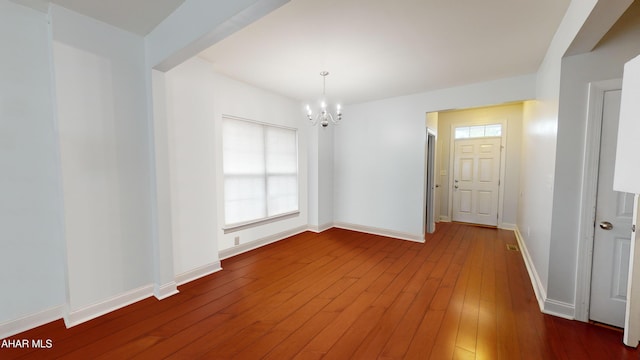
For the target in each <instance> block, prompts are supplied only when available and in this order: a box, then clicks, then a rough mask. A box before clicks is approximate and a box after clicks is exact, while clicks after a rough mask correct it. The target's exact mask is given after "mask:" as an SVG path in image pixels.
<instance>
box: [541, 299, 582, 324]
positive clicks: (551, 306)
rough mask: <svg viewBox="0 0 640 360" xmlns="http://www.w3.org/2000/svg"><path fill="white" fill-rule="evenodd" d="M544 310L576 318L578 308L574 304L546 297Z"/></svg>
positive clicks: (556, 314) (572, 318) (550, 313)
mask: <svg viewBox="0 0 640 360" xmlns="http://www.w3.org/2000/svg"><path fill="white" fill-rule="evenodd" d="M542 312H543V313H545V314H548V315H553V316H557V317H561V318H564V319H568V320H575V315H574V314H575V312H576V308H575V306H574V305H573V304H569V303H566V302H562V301H557V300H553V299H546V300H545V301H544V309H543V310H542Z"/></svg>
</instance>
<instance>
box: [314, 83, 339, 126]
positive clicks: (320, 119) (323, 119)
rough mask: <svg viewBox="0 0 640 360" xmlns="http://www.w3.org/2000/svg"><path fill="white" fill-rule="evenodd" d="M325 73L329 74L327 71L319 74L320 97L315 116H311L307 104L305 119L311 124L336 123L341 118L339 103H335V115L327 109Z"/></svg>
mask: <svg viewBox="0 0 640 360" xmlns="http://www.w3.org/2000/svg"><path fill="white" fill-rule="evenodd" d="M327 75H329V72H328V71H323V72H321V73H320V76H322V99H320V111H319V112H318V114H317V115H316V116H315V117H314V116H313V112H312V111H311V107H309V105H307V119H309V121H311V124H312V125H316V124H317V123H320V126H322V127H327V126H329V122H332V123H333V124H336V125H337V124H338V123H339V122H340V120H342V110H341V108H340V104H336V113H335V116H333V114H331V112H330V111H328V110H327V98H326V96H325V90H326V80H327Z"/></svg>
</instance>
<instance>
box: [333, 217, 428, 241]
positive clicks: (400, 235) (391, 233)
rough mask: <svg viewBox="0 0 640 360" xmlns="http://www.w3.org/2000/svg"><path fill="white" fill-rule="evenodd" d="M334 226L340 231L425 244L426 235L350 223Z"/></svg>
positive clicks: (338, 223) (339, 223) (337, 223)
mask: <svg viewBox="0 0 640 360" xmlns="http://www.w3.org/2000/svg"><path fill="white" fill-rule="evenodd" d="M333 226H334V227H337V228H339V229H345V230H353V231H358V232H363V233H367V234H373V235H381V236H387V237H392V238H396V239H400V240H408V241H414V242H419V243H424V234H410V233H405V232H401V231H395V230H388V229H381V228H376V227H371V226H365V225H357V224H349V223H343V222H336V223H334V225H333Z"/></svg>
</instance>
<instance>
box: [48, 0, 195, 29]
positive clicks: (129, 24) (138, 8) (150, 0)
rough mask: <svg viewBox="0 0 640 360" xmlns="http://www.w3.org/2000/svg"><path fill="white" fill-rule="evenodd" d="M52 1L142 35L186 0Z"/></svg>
mask: <svg viewBox="0 0 640 360" xmlns="http://www.w3.org/2000/svg"><path fill="white" fill-rule="evenodd" d="M51 2H52V3H54V4H58V5H60V6H63V7H66V8H67V9H70V10H73V11H75V12H77V13H80V14H83V15H86V16H89V17H92V18H94V19H96V20H100V21H102V22H105V23H107V24H111V25H113V26H115V27H118V28H120V29H123V30H127V31H129V32H132V33H134V34H138V35H142V36H144V35H147V34H148V33H150V32H151V30H153V29H154V28H155V27H156V26H157V25H158V24H159V23H161V22H162V20H164V19H165V18H166V17H167V16H169V14H171V13H172V12H173V11H174V10H175V9H176V8H177V7H178V6H180V5H182V3H183V2H185V0H51Z"/></svg>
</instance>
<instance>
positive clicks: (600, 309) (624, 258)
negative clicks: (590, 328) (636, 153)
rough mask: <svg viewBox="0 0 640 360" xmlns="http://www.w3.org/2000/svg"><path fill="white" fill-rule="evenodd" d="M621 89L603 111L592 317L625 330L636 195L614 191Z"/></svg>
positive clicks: (606, 97) (606, 98)
mask: <svg viewBox="0 0 640 360" xmlns="http://www.w3.org/2000/svg"><path fill="white" fill-rule="evenodd" d="M620 95H621V91H620V90H612V91H606V92H605V94H604V100H603V101H604V103H603V112H602V135H601V140H600V166H599V170H598V195H597V199H596V217H595V231H594V239H593V262H592V271H591V303H590V306H589V318H590V319H591V320H594V321H598V322H601V323H605V324H609V325H613V326H617V327H621V328H622V327H624V318H625V311H626V310H625V307H626V299H627V280H628V273H629V251H630V248H631V224H632V216H633V194H630V193H623V192H618V191H613V171H614V163H615V156H616V139H617V135H618V118H619V114H620Z"/></svg>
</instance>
